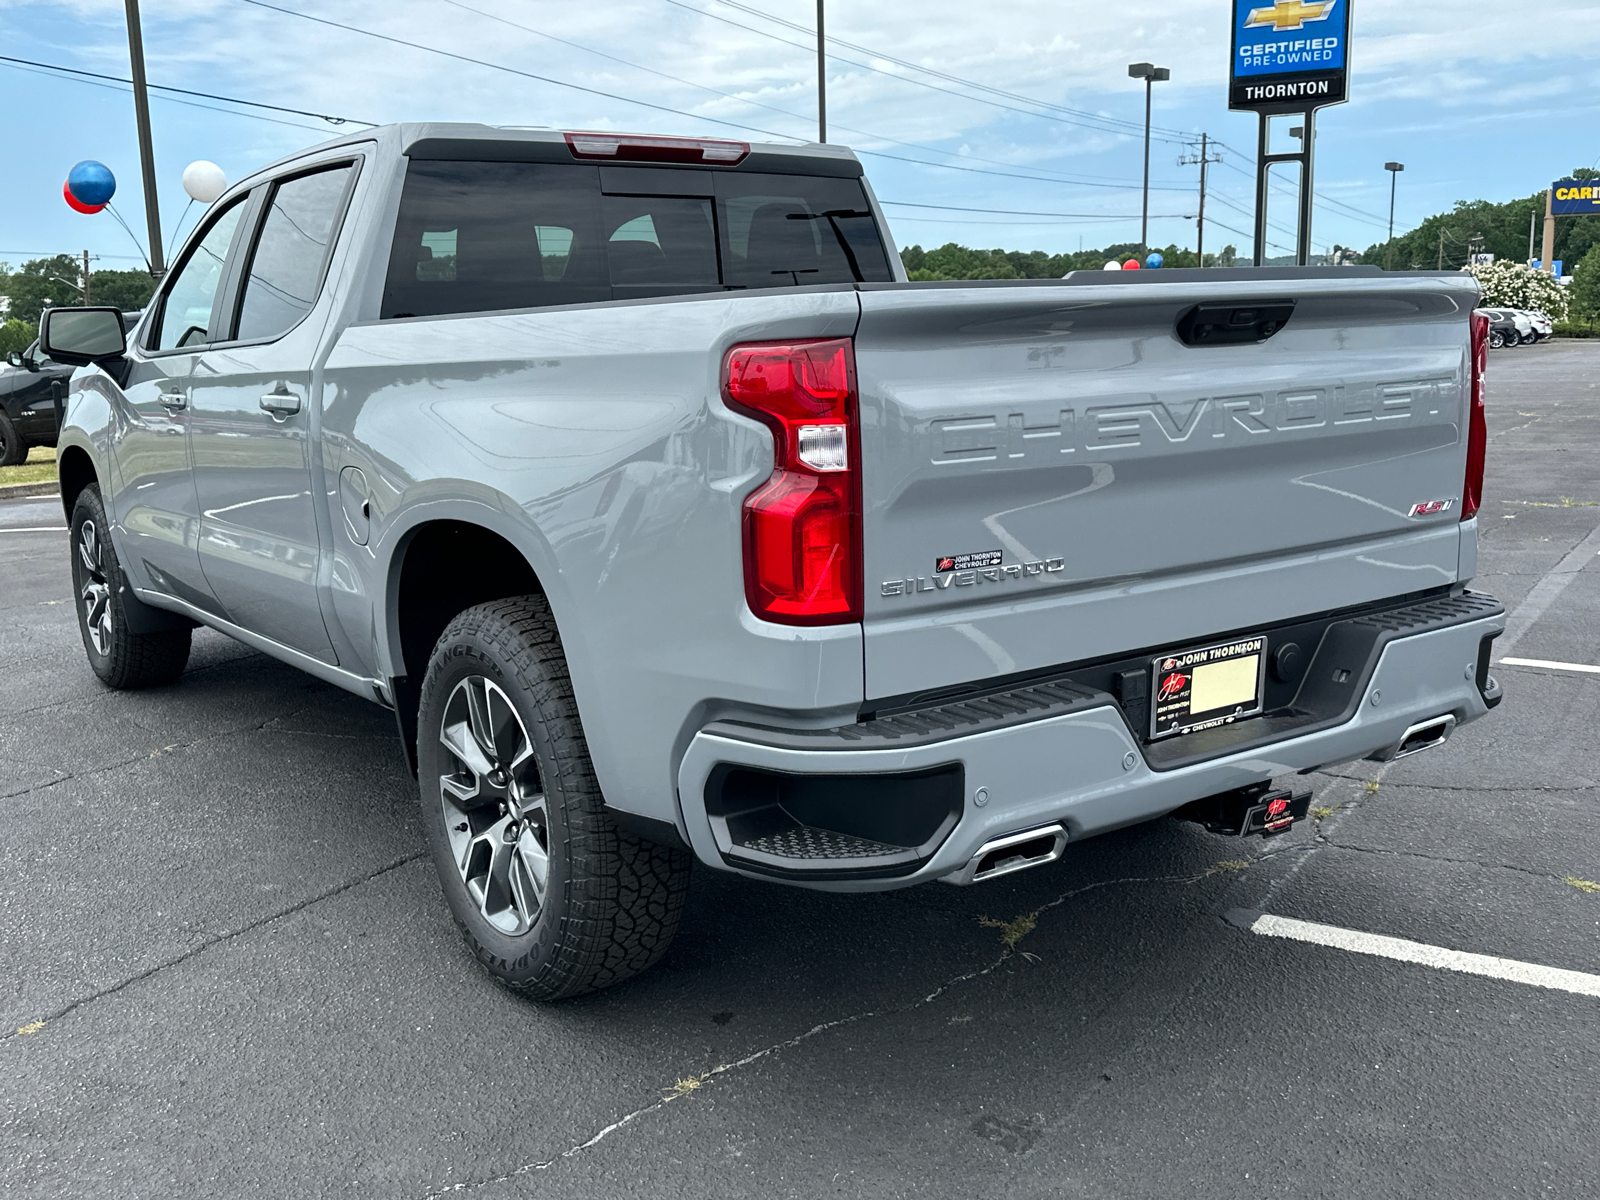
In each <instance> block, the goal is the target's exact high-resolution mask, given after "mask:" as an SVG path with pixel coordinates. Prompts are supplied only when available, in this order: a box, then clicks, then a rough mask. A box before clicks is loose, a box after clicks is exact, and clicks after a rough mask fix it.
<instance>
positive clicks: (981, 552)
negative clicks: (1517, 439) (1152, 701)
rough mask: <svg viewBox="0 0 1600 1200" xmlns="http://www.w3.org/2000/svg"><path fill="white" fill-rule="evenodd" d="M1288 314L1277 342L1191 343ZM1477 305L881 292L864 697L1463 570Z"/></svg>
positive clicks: (1298, 610)
mask: <svg viewBox="0 0 1600 1200" xmlns="http://www.w3.org/2000/svg"><path fill="white" fill-rule="evenodd" d="M1275 300H1276V301H1282V300H1293V301H1294V302H1295V307H1294V312H1293V316H1292V317H1291V318H1290V319H1289V321H1288V323H1287V324H1286V325H1285V326H1284V327H1283V328H1281V329H1279V330H1278V331H1277V332H1276V333H1275V334H1273V335H1272V336H1270V337H1269V338H1268V339H1267V340H1266V341H1264V342H1259V343H1247V344H1233V345H1197V346H1188V345H1185V344H1184V343H1183V342H1182V341H1180V340H1179V338H1178V337H1177V336H1176V334H1175V332H1174V330H1175V325H1176V322H1177V320H1178V318H1179V317H1180V316H1181V315H1182V314H1183V313H1184V312H1186V311H1187V310H1189V309H1190V308H1191V307H1192V306H1194V305H1195V304H1197V303H1207V304H1210V303H1229V302H1238V303H1239V304H1240V305H1243V306H1248V305H1251V304H1256V305H1259V304H1264V303H1266V302H1268V301H1275ZM1476 301H1477V288H1476V285H1475V283H1473V281H1471V280H1470V279H1469V278H1466V277H1459V278H1455V277H1443V276H1425V277H1410V278H1394V277H1390V278H1387V279H1373V278H1359V279H1350V280H1344V279H1334V278H1329V279H1306V278H1286V279H1283V280H1265V281H1264V280H1259V279H1257V280H1234V281H1231V282H1230V281H1227V280H1219V281H1217V282H1215V283H1212V282H1209V281H1207V282H1190V281H1184V282H1173V283H1158V282H1156V281H1154V280H1149V281H1140V282H1139V283H1138V284H1133V283H1131V282H1129V283H1125V282H1121V281H1109V282H1107V283H1103V284H1102V283H1098V282H1096V283H1092V284H1088V285H1084V284H1082V283H1061V284H1054V285H1046V286H1001V287H992V286H991V287H983V286H978V287H942V286H933V287H929V286H926V285H922V286H919V285H888V286H884V287H880V288H870V287H869V288H867V289H864V290H863V292H862V295H861V302H862V316H861V323H860V327H859V329H858V331H857V335H856V362H857V372H858V377H859V388H860V397H861V426H862V446H863V501H864V514H865V515H864V522H865V525H864V536H865V567H866V599H865V632H866V638H865V654H866V691H867V696H868V697H869V700H871V699H882V698H887V697H905V696H909V695H913V694H921V693H927V692H930V691H931V692H936V691H939V690H941V689H945V688H949V687H951V686H952V685H957V684H960V683H963V682H967V681H971V680H977V679H986V678H992V677H995V676H1003V675H1009V674H1013V673H1018V672H1026V671H1029V670H1034V669H1037V668H1043V667H1048V666H1052V665H1055V664H1061V663H1068V662H1076V661H1082V660H1085V659H1092V658H1098V657H1106V656H1110V655H1113V654H1117V653H1126V652H1129V651H1134V650H1139V649H1145V648H1149V649H1152V650H1155V649H1160V648H1163V647H1172V646H1179V645H1182V644H1185V643H1192V642H1194V641H1195V640H1196V639H1205V638H1208V637H1211V636H1213V635H1215V634H1219V633H1224V632H1231V631H1235V630H1246V629H1249V628H1252V627H1256V626H1261V625H1266V624H1270V623H1273V622H1276V621H1281V620H1285V619H1288V618H1292V617H1298V616H1302V615H1306V614H1310V613H1315V612H1323V611H1329V610H1333V609H1337V608H1341V607H1344V606H1346V605H1353V604H1359V603H1363V602H1366V601H1370V600H1376V599H1381V598H1383V597H1387V596H1395V595H1401V594H1405V593H1409V592H1417V591H1422V590H1424V589H1427V588H1433V587H1438V586H1440V585H1442V584H1447V583H1451V582H1454V581H1455V580H1457V579H1458V578H1459V577H1462V572H1463V570H1465V571H1466V572H1467V573H1468V574H1470V570H1471V563H1470V561H1467V562H1463V561H1462V560H1463V559H1464V558H1468V557H1469V555H1463V553H1462V547H1463V533H1462V527H1461V524H1460V510H1459V506H1460V497H1461V491H1462V479H1463V473H1464V468H1465V460H1466V439H1465V433H1464V431H1465V428H1466V425H1465V406H1466V404H1467V400H1468V388H1467V387H1466V382H1467V379H1468V376H1467V370H1468V342H1469V323H1468V319H1467V318H1468V313H1469V312H1470V311H1471V309H1472V307H1473V305H1474V304H1475V303H1476ZM1441 500H1449V501H1451V504H1450V506H1449V507H1448V508H1447V509H1445V510H1444V511H1442V512H1435V513H1432V514H1431V515H1416V516H1413V515H1411V514H1412V512H1413V509H1414V506H1417V505H1421V504H1427V503H1428V502H1430V501H1441ZM1471 532H1472V531H1471V529H1470V528H1469V530H1468V534H1469V540H1468V542H1467V547H1468V550H1469V551H1470V548H1471V545H1473V544H1475V543H1472V542H1471V541H1470V535H1471Z"/></svg>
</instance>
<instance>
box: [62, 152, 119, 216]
mask: <svg viewBox="0 0 1600 1200" xmlns="http://www.w3.org/2000/svg"><path fill="white" fill-rule="evenodd" d="M67 187H68V188H70V189H71V190H72V195H73V198H74V199H76V200H77V201H78V203H80V204H91V205H99V204H108V203H110V201H111V197H112V196H114V195H115V194H116V191H117V177H116V176H115V175H113V174H112V173H111V168H110V167H108V166H106V165H105V163H100V162H95V161H94V159H92V158H86V159H84V160H83V161H82V162H81V163H79V164H78V165H77V166H75V167H73V168H72V170H70V171H68V172H67Z"/></svg>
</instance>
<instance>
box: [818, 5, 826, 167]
mask: <svg viewBox="0 0 1600 1200" xmlns="http://www.w3.org/2000/svg"><path fill="white" fill-rule="evenodd" d="M822 5H823V0H817V141H819V142H826V141H827V140H828V53H827V51H826V50H824V49H823V32H822Z"/></svg>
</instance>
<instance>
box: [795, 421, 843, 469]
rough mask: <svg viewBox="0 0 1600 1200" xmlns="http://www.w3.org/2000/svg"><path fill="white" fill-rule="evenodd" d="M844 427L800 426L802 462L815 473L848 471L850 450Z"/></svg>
mask: <svg viewBox="0 0 1600 1200" xmlns="http://www.w3.org/2000/svg"><path fill="white" fill-rule="evenodd" d="M846 432H847V429H846V427H845V426H843V425H802V426H800V430H799V435H800V461H801V462H803V463H805V465H806V466H808V467H810V468H811V469H812V470H813V471H848V470H849V469H850V449H849V444H848V443H847V442H846V440H845V437H846Z"/></svg>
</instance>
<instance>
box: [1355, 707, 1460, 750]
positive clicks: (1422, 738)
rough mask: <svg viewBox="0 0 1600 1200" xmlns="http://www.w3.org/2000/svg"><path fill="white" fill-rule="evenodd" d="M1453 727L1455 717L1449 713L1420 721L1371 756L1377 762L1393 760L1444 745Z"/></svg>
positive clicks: (1453, 729)
mask: <svg viewBox="0 0 1600 1200" xmlns="http://www.w3.org/2000/svg"><path fill="white" fill-rule="evenodd" d="M1455 729H1456V719H1455V717H1454V716H1452V715H1451V714H1450V713H1445V715H1444V716H1442V717H1433V718H1430V719H1429V720H1426V721H1420V722H1418V723H1417V724H1415V725H1413V726H1411V728H1410V729H1407V730H1406V731H1405V732H1404V733H1403V734H1401V735H1400V740H1399V741H1398V742H1396V743H1395V744H1394V745H1392V746H1390V747H1389V748H1388V749H1387V750H1385V751H1383V752H1382V753H1379V754H1374V755H1373V756H1372V757H1373V758H1374V759H1376V760H1377V761H1378V762H1395V761H1397V760H1399V759H1402V758H1410V757H1411V756H1412V755H1413V754H1421V753H1422V752H1423V751H1424V750H1432V749H1433V748H1434V747H1435V746H1442V745H1444V744H1445V742H1446V741H1447V740H1448V739H1449V737H1450V735H1451V734H1452V733H1454V732H1455Z"/></svg>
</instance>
